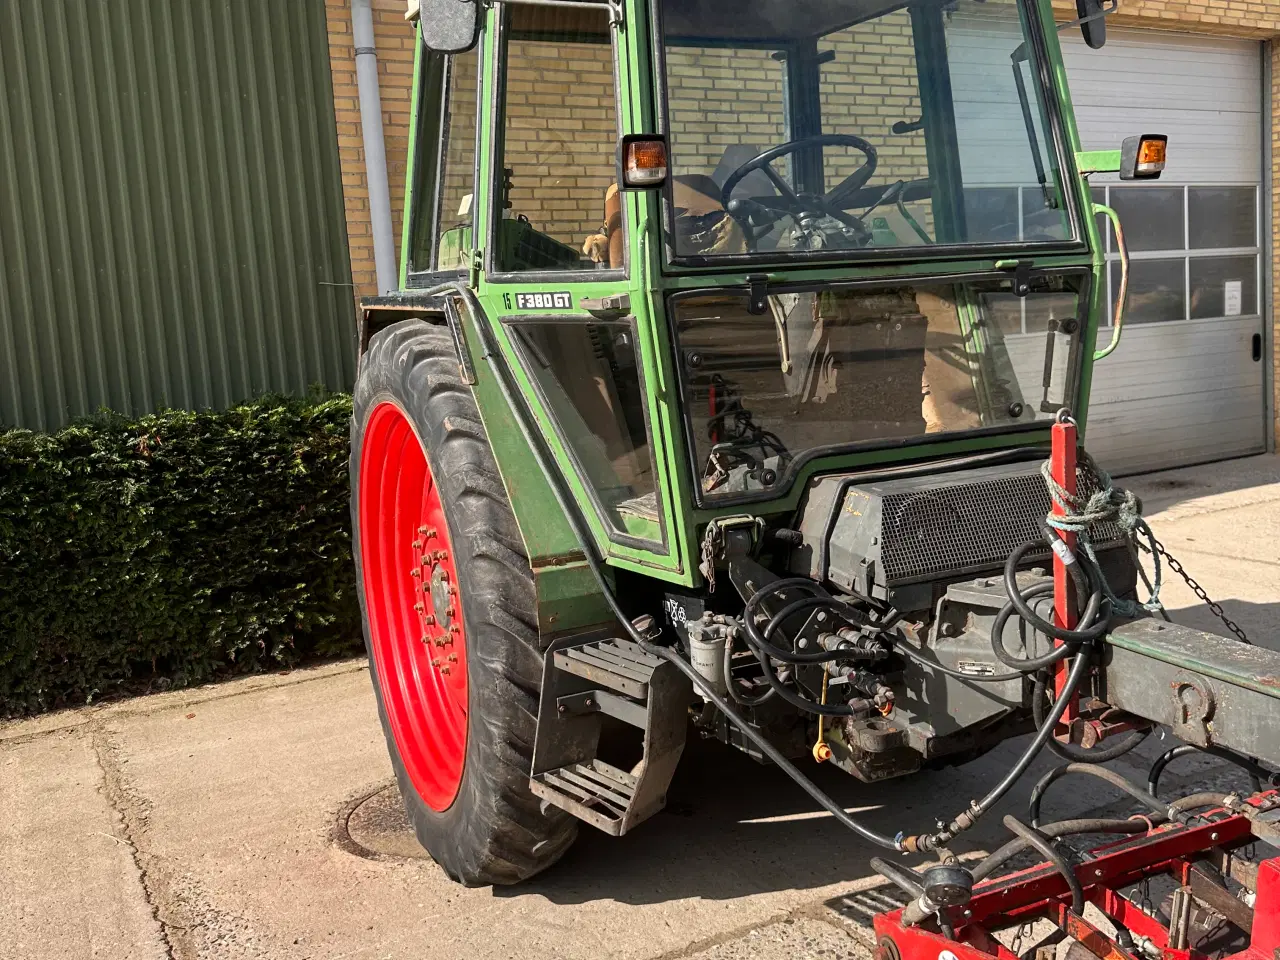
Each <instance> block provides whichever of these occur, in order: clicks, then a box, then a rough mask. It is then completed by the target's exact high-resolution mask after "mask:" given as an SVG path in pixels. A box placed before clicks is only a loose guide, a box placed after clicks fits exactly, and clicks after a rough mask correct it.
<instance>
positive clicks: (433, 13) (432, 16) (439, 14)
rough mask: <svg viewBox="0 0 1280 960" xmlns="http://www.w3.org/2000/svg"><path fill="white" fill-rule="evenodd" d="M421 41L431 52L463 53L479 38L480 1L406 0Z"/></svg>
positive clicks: (409, 16)
mask: <svg viewBox="0 0 1280 960" xmlns="http://www.w3.org/2000/svg"><path fill="white" fill-rule="evenodd" d="M415 13H416V15H417V20H418V24H419V27H420V29H421V31H422V42H423V43H424V44H426V47H427V49H428V50H431V51H433V52H434V53H465V52H466V51H468V50H470V49H471V48H472V47H474V46H475V45H476V42H477V41H478V40H479V39H480V4H479V3H477V2H476V0H410V3H409V13H408V14H407V15H406V16H407V17H408V18H410V19H412V18H413V17H414V15H415Z"/></svg>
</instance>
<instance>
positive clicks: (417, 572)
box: [409, 567, 422, 577]
mask: <svg viewBox="0 0 1280 960" xmlns="http://www.w3.org/2000/svg"><path fill="white" fill-rule="evenodd" d="M409 576H411V577H420V576H422V571H421V570H419V569H418V568H417V567H414V568H413V569H412V570H410V571H409Z"/></svg>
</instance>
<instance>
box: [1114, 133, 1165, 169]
mask: <svg viewBox="0 0 1280 960" xmlns="http://www.w3.org/2000/svg"><path fill="white" fill-rule="evenodd" d="M1168 152H1169V138H1168V137H1166V136H1165V135H1164V134H1161V133H1144V134H1143V135H1142V136H1140V137H1130V138H1129V139H1128V140H1126V141H1125V142H1124V145H1123V147H1122V148H1121V150H1120V179H1121V180H1154V179H1156V178H1157V177H1159V176H1160V174H1162V173H1164V167H1165V160H1166V157H1167V156H1168Z"/></svg>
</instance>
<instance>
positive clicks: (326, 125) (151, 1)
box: [0, 0, 354, 429]
mask: <svg viewBox="0 0 1280 960" xmlns="http://www.w3.org/2000/svg"><path fill="white" fill-rule="evenodd" d="M350 271H351V268H350V263H349V261H348V257H347V243H346V230H345V221H344V218H343V204H342V187H341V180H340V173H339V166H338V150H337V140H336V136H335V132H334V116H333V92H332V87H331V86H330V78H329V59H328V41H327V35H326V30H325V15H324V2H323V0H0V425H9V426H13V425H17V426H24V427H31V428H34V429H51V428H54V427H57V426H59V425H60V424H62V423H64V422H65V421H66V420H67V419H68V418H69V417H71V416H76V415H79V414H83V413H88V412H92V411H94V410H96V409H97V408H98V407H100V406H107V407H111V408H113V409H116V410H121V411H125V412H129V413H140V412H144V411H148V410H151V409H154V408H156V407H159V406H162V405H168V406H179V407H193V408H204V407H214V408H219V407H226V406H230V405H231V404H234V403H236V402H238V401H240V400H243V399H246V398H248V397H250V396H254V395H256V394H259V393H263V392H266V391H278V392H289V393H302V392H305V391H306V390H307V389H308V388H309V387H311V386H312V385H315V384H325V385H327V386H329V387H332V388H342V389H346V388H347V387H348V386H349V384H350V382H351V380H352V378H353V376H354V359H353V347H352V333H353V313H354V310H353V300H352V291H351V287H350V280H351V276H350Z"/></svg>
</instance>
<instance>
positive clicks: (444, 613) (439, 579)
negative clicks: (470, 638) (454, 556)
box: [430, 563, 453, 634]
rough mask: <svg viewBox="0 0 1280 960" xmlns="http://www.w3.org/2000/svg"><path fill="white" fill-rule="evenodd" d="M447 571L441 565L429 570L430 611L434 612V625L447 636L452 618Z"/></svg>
mask: <svg viewBox="0 0 1280 960" xmlns="http://www.w3.org/2000/svg"><path fill="white" fill-rule="evenodd" d="M450 586H451V584H450V583H449V571H448V570H446V569H445V568H444V565H443V564H439V563H437V564H435V566H433V567H432V568H431V585H430V588H431V609H432V610H433V611H434V616H435V622H436V624H437V625H438V626H439V627H440V628H441V629H442V630H443V631H444V632H445V633H446V634H447V633H448V632H449V624H450V622H451V621H452V619H453V617H452V614H453V608H452V607H451V606H450V601H451V599H452V597H451V596H450V594H449V588H450Z"/></svg>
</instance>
